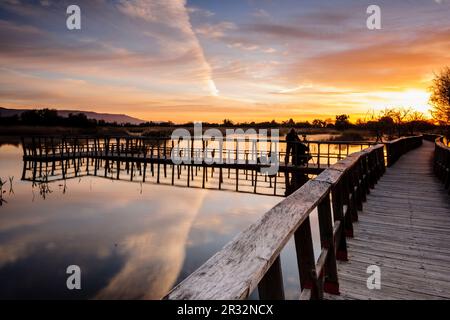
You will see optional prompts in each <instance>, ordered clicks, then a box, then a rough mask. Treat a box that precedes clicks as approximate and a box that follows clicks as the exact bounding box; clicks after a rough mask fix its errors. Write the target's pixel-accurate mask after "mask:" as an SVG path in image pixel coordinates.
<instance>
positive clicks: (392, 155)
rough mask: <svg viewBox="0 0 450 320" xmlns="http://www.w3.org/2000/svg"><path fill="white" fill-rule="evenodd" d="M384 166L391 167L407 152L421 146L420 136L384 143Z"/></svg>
mask: <svg viewBox="0 0 450 320" xmlns="http://www.w3.org/2000/svg"><path fill="white" fill-rule="evenodd" d="M385 145H386V164H387V166H388V167H390V166H391V165H393V164H394V163H395V162H396V161H397V160H398V159H399V158H400V157H401V156H402V155H404V154H405V153H407V152H408V151H410V150H412V149H415V148H417V147H420V146H421V145H422V136H414V137H402V138H399V139H396V140H392V141H388V142H385Z"/></svg>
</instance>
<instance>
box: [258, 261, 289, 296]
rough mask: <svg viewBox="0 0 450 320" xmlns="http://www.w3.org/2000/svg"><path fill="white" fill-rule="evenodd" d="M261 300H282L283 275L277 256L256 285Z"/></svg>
mask: <svg viewBox="0 0 450 320" xmlns="http://www.w3.org/2000/svg"><path fill="white" fill-rule="evenodd" d="M258 293H259V298H260V299H261V300H284V286H283V274H282V271H281V260H280V256H278V257H277V258H276V259H275V261H274V262H273V263H272V265H271V266H270V268H269V270H268V271H267V272H266V274H265V275H264V277H263V278H262V279H261V281H260V282H259V284H258Z"/></svg>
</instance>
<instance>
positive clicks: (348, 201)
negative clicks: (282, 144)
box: [165, 136, 450, 300]
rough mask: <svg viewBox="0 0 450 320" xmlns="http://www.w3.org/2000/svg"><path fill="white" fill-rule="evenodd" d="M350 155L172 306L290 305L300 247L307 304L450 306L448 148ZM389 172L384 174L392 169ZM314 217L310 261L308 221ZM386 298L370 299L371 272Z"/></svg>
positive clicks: (404, 146)
mask: <svg viewBox="0 0 450 320" xmlns="http://www.w3.org/2000/svg"><path fill="white" fill-rule="evenodd" d="M384 148H385V147H384V146H383V145H377V146H372V147H370V148H367V149H365V150H363V151H362V152H357V153H353V154H351V155H349V156H348V157H347V158H345V159H344V160H341V161H339V162H337V163H336V164H334V165H332V166H330V168H328V169H326V170H324V171H323V172H322V173H321V174H319V175H318V176H317V177H316V178H314V179H313V180H310V181H309V182H308V183H306V184H305V185H304V186H302V187H301V188H300V189H298V190H297V191H295V192H294V193H293V194H291V195H290V196H289V197H287V198H286V199H285V200H284V201H282V202H281V203H279V204H278V205H276V206H275V207H274V208H272V209H271V210H270V211H269V212H267V213H266V214H265V215H264V216H263V217H262V218H261V219H260V220H259V221H258V222H256V223H254V224H252V225H251V226H249V227H248V228H247V229H246V230H244V231H243V232H242V233H241V234H240V235H238V236H237V237H236V238H235V239H234V240H232V241H231V242H230V243H228V244H227V245H226V246H225V247H224V248H223V249H222V250H221V251H219V252H218V253H216V254H215V255H214V256H213V257H211V258H210V259H209V260H208V261H207V262H206V263H205V264H203V265H202V266H201V267H200V268H199V269H197V270H196V271H195V272H194V273H192V274H191V275H190V276H189V277H188V278H186V279H185V280H184V281H183V282H181V283H180V284H179V285H177V286H176V287H175V288H174V289H172V290H171V292H169V293H168V295H167V296H166V297H165V298H166V299H245V298H248V297H249V295H250V294H251V293H252V292H253V291H254V290H258V293H259V297H260V299H262V300H266V299H284V298H285V296H284V286H283V274H282V268H281V262H280V252H281V250H282V249H283V248H284V247H285V245H286V243H287V241H288V240H289V239H290V238H291V237H294V240H295V247H296V253H297V262H298V271H299V278H300V288H301V289H300V293H299V296H298V298H299V299H301V300H309V299H323V298H327V299H449V298H450V201H449V191H447V189H449V184H450V177H449V176H450V173H449V172H450V148H449V147H448V146H446V145H445V144H443V143H442V141H441V140H440V138H439V139H437V140H436V141H435V142H434V143H433V142H428V141H424V142H423V143H422V137H421V136H420V137H410V138H401V139H398V140H395V141H392V142H389V143H388V144H387V146H386V149H387V162H385V159H384V157H383V149H384ZM386 164H387V166H388V167H387V168H386V166H385V165H386ZM313 211H316V212H317V214H318V221H319V231H320V245H321V251H320V253H319V255H318V256H316V255H315V254H314V250H313V240H312V236H311V224H310V214H311V212H313ZM373 265H375V266H377V267H379V270H380V272H381V273H380V275H381V277H380V284H381V286H380V289H376V288H375V289H374V288H372V289H369V287H368V286H367V281H368V278H369V276H370V275H371V274H370V273H367V269H368V267H369V266H373Z"/></svg>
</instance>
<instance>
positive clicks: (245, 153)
mask: <svg viewBox="0 0 450 320" xmlns="http://www.w3.org/2000/svg"><path fill="white" fill-rule="evenodd" d="M304 143H305V144H307V145H308V146H309V148H310V150H311V152H310V154H309V155H310V159H309V160H308V161H305V163H303V164H302V165H299V164H294V163H292V156H291V157H290V158H289V159H291V160H289V159H286V141H278V140H276V141H270V140H264V141H261V140H259V141H258V140H247V141H243V140H242V139H234V140H232V143H231V145H226V146H224V147H220V146H218V145H217V144H216V145H214V146H213V147H212V146H211V145H212V144H213V142H211V141H208V140H206V141H205V140H194V139H192V140H191V141H188V143H186V144H185V145H184V147H182V148H179V149H177V150H176V151H177V152H178V153H179V154H180V155H186V154H187V155H189V156H190V157H191V159H192V162H190V163H187V164H186V163H184V164H175V163H174V162H173V159H172V150H174V148H175V147H176V143H175V142H174V141H172V140H170V139H168V138H149V137H90V136H76V137H62V136H59V137H45V136H42V137H28V138H23V139H22V146H23V154H24V156H23V160H24V167H23V173H22V180H29V181H33V182H41V183H42V182H51V181H55V180H67V179H72V178H79V177H82V176H90V175H93V176H98V177H103V178H108V179H117V180H129V181H133V182H141V183H145V182H153V183H157V184H167V185H174V186H183V187H198V188H207V189H219V190H233V191H239V192H251V193H255V194H266V195H276V196H286V195H287V194H290V193H291V192H292V191H293V190H295V189H297V188H298V186H299V185H302V184H303V183H304V182H306V181H307V180H308V179H309V178H310V177H312V176H315V175H317V174H320V173H321V172H322V171H323V170H324V169H325V168H327V167H329V166H330V165H332V164H333V163H335V162H336V161H338V160H340V159H343V158H345V157H346V156H347V155H348V154H349V153H351V152H353V151H355V150H362V149H364V148H366V147H368V146H370V145H373V143H372V142H339V141H336V142H335V141H333V142H323V141H306V142H304ZM293 145H294V148H293V149H295V146H296V145H297V144H296V143H293ZM293 152H295V150H293ZM270 155H273V156H275V157H274V159H276V162H277V165H278V167H279V168H278V172H277V173H276V174H273V175H267V174H262V173H261V169H262V168H265V167H267V165H265V164H262V163H260V161H258V159H260V158H261V157H264V156H266V157H269V156H270ZM200 156H203V158H202V157H200ZM207 157H209V158H210V159H214V161H213V162H211V161H207V159H206V158H207Z"/></svg>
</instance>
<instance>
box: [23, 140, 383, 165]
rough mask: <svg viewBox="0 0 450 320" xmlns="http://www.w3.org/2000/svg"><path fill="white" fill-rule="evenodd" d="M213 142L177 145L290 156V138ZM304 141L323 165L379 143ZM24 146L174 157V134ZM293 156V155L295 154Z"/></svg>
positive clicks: (68, 152)
mask: <svg viewBox="0 0 450 320" xmlns="http://www.w3.org/2000/svg"><path fill="white" fill-rule="evenodd" d="M210 142H211V141H208V140H207V139H204V140H202V139H199V140H196V139H194V138H192V140H191V141H190V142H188V143H186V145H185V146H184V147H180V148H177V150H179V152H181V153H180V154H181V155H185V154H192V156H193V157H195V156H196V155H203V154H205V148H207V152H206V154H207V155H208V157H210V158H211V157H213V158H217V159H223V161H226V159H232V160H237V159H240V160H241V162H243V163H248V162H251V161H256V158H258V157H261V156H267V155H268V154H273V153H274V152H276V156H277V160H278V162H279V163H280V164H284V163H285V160H286V158H287V157H286V149H287V142H286V141H284V140H270V139H267V140H261V139H252V138H248V139H247V140H246V139H237V138H235V139H233V140H231V145H224V147H223V148H222V149H220V148H218V147H217V146H216V147H215V148H212V147H209V145H210ZM227 143H228V142H227ZM263 143H264V144H263ZM290 143H291V144H292V152H291V154H294V153H296V148H297V146H298V144H299V142H290ZM301 143H304V144H305V145H307V146H308V147H309V149H310V152H309V156H310V158H309V161H306V164H305V166H306V167H308V166H311V167H312V166H314V167H317V168H319V169H320V168H326V167H328V166H330V165H331V164H333V163H335V162H337V161H339V160H341V159H343V158H345V157H347V156H348V155H349V154H350V153H352V152H354V151H360V150H362V149H364V148H367V147H369V146H371V145H375V144H376V143H374V142H370V141H352V142H343V141H303V142H301ZM252 144H253V145H252ZM22 146H23V154H24V157H25V158H27V159H31V158H32V159H42V158H44V159H53V158H55V157H58V158H61V157H70V158H74V157H83V156H90V157H97V156H107V155H115V156H122V157H136V158H139V157H141V158H148V159H151V158H154V159H161V160H164V159H169V158H170V156H171V151H172V148H173V147H174V141H172V140H171V139H170V138H158V137H122V136H117V137H115V136H114V137H111V136H104V137H92V136H70V137H64V136H36V137H23V138H22ZM272 148H273V149H272ZM288 158H289V157H288ZM289 159H292V156H291V157H290V158H289Z"/></svg>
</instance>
